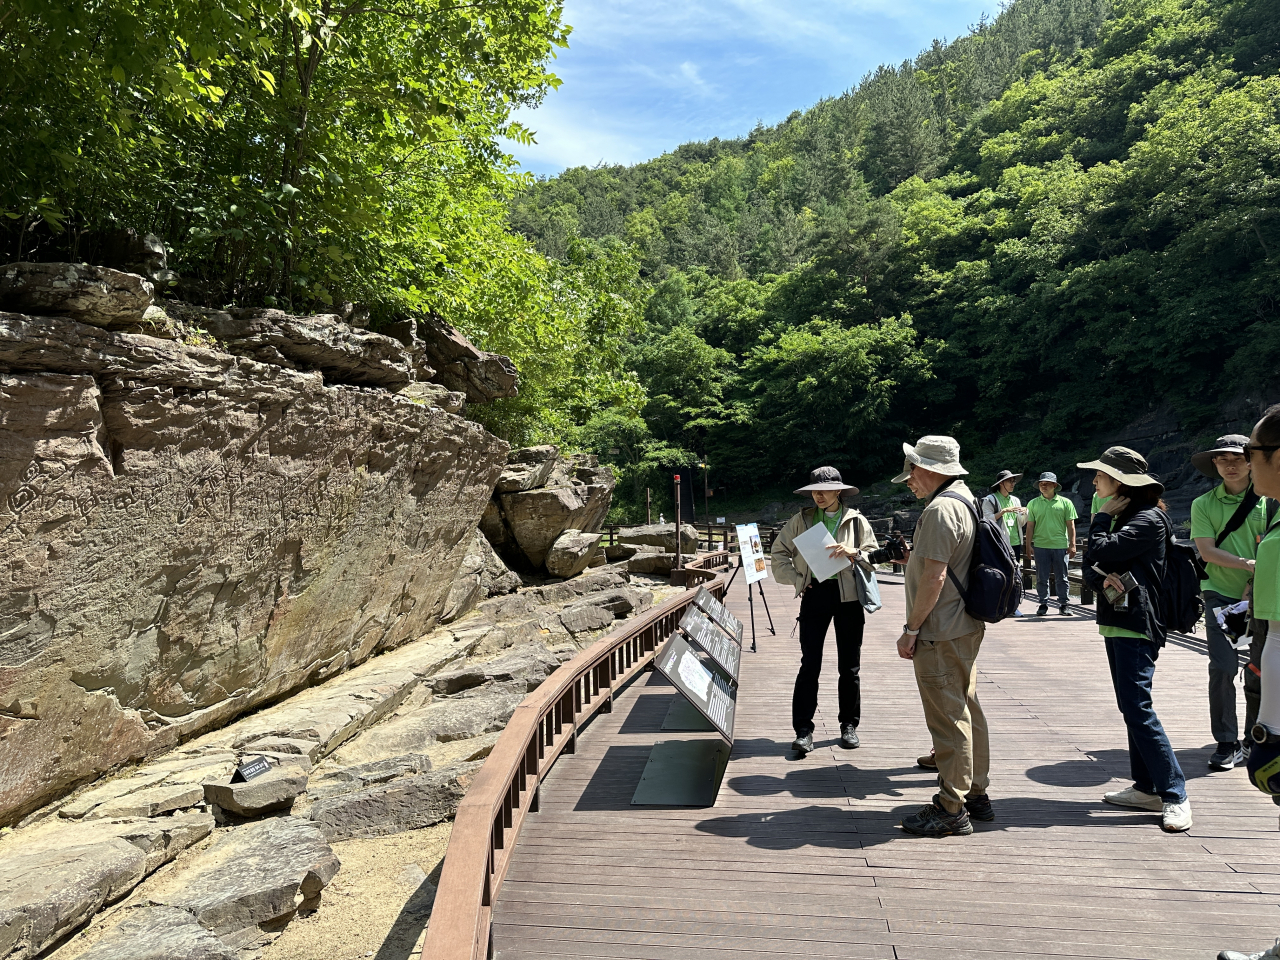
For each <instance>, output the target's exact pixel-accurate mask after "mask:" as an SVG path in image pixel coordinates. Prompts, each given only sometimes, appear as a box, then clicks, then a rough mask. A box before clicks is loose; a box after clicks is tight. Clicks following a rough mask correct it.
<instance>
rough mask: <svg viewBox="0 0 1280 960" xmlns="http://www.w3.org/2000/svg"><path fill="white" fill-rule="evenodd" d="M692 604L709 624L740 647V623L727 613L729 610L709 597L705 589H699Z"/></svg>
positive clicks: (708, 591)
mask: <svg viewBox="0 0 1280 960" xmlns="http://www.w3.org/2000/svg"><path fill="white" fill-rule="evenodd" d="M693 602H694V603H696V604H697V605H698V607H699V609H701V610H702V612H703V613H705V614H706V615H707V616H708V617H710V618H711V622H712V623H714V624H717V625H718V626H719V627H720V628H721V629H722V630H724V632H725V633H727V634H729V636H731V637H733V639H735V640H737V641H738V646H742V621H741V620H739V619H738V618H737V617H735V616H734V615H733V614H732V613H730V612H729V608H728V607H726V606H725V605H724V604H723V603H721V602H720V601H719V600H717V599H716V598H715V597H713V596H712V595H711V591H710V590H708V589H707V588H706V587H699V588H698V592H697V593H696V594H694V596H693Z"/></svg>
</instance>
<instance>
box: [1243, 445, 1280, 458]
mask: <svg viewBox="0 0 1280 960" xmlns="http://www.w3.org/2000/svg"><path fill="white" fill-rule="evenodd" d="M1273 450H1280V443H1273V444H1267V443H1246V444H1245V445H1244V455H1245V459H1247V460H1252V459H1253V455H1254V454H1255V453H1271V452H1272V451H1273Z"/></svg>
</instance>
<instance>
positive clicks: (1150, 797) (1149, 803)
mask: <svg viewBox="0 0 1280 960" xmlns="http://www.w3.org/2000/svg"><path fill="white" fill-rule="evenodd" d="M1102 799H1103V800H1105V801H1107V803H1114V804H1115V805H1116V806H1117V807H1133V808H1134V809H1135V810H1151V811H1154V812H1155V813H1160V812H1162V811H1163V810H1164V801H1163V800H1161V799H1160V797H1159V796H1158V795H1157V794H1154V793H1143V792H1142V791H1141V790H1139V789H1138V788H1137V787H1125V788H1124V789H1123V790H1117V791H1116V792H1115V793H1104V794H1103V795H1102Z"/></svg>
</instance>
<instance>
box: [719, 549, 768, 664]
mask: <svg viewBox="0 0 1280 960" xmlns="http://www.w3.org/2000/svg"><path fill="white" fill-rule="evenodd" d="M741 569H742V555H741V554H739V555H738V565H737V566H736V567H734V568H733V573H731V574H730V575H729V582H728V583H726V584H725V585H724V593H725V596H728V595H729V588H730V587H732V586H733V581H734V578H735V577H737V575H738V571H739V570H741ZM757 589H759V590H760V602H761V603H763V604H764V613H765V616H767V617H768V618H769V632H770V633H771V634H773V635H774V636H775V637H776V636H777V635H778V631H777V630H775V629H774V626H773V614H772V613H770V612H769V601H768V600H766V599H765V598H764V590H763V589H762V588H758V587H757V586H756V584H754V583H748V584H747V607H748V608H749V609H750V611H751V652H752V653H755V652H756V604H755V591H756V590H757Z"/></svg>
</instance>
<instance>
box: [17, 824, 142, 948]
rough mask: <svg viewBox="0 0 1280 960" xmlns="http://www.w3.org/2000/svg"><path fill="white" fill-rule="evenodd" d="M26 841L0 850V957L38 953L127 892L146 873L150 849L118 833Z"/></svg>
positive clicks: (86, 921) (82, 924)
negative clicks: (77, 840) (76, 840)
mask: <svg viewBox="0 0 1280 960" xmlns="http://www.w3.org/2000/svg"><path fill="white" fill-rule="evenodd" d="M12 846H13V843H12V842H10V844H9V847H12ZM24 846H25V847H26V848H25V849H24V850H22V851H21V852H16V851H13V852H11V851H10V850H8V849H6V850H5V851H4V853H3V854H0V957H4V958H5V960H27V958H29V957H35V956H37V955H39V954H40V953H41V952H43V950H44V949H45V947H47V946H49V945H50V944H52V943H54V942H56V941H58V940H60V939H62V938H63V937H65V936H66V935H68V934H69V933H72V932H73V931H75V930H77V929H78V928H80V927H82V926H84V924H86V923H88V922H89V919H90V918H91V917H92V916H93V915H94V914H95V913H97V912H98V911H99V910H101V909H102V908H103V907H104V906H106V905H107V904H110V903H114V902H115V901H117V900H119V899H120V898H121V897H123V896H124V895H125V894H126V893H128V892H129V891H130V890H132V889H133V888H134V887H135V886H137V885H138V883H139V882H140V881H141V880H142V878H143V876H144V875H145V873H146V864H147V856H146V854H145V853H143V851H141V850H139V849H138V848H137V847H135V846H134V845H133V844H131V843H129V842H128V841H127V840H121V839H119V838H116V837H111V838H108V839H105V840H102V841H99V842H89V843H84V844H82V845H72V846H62V845H61V844H59V843H56V842H54V843H33V844H27V845H24Z"/></svg>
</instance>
